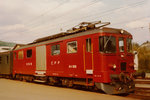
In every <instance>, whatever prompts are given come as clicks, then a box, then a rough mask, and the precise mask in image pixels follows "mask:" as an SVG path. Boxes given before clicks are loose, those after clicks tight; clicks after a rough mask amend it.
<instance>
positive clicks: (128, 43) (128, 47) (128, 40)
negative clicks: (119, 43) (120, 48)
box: [127, 38, 132, 53]
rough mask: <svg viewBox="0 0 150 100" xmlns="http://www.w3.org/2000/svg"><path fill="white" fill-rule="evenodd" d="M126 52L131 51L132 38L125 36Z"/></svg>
mask: <svg viewBox="0 0 150 100" xmlns="http://www.w3.org/2000/svg"><path fill="white" fill-rule="evenodd" d="M127 52H130V53H131V52H132V39H131V38H127Z"/></svg>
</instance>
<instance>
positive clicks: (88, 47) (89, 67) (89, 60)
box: [83, 38, 94, 75]
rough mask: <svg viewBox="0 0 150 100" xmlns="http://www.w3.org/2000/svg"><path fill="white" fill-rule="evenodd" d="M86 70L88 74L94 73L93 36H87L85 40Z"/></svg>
mask: <svg viewBox="0 0 150 100" xmlns="http://www.w3.org/2000/svg"><path fill="white" fill-rule="evenodd" d="M83 54H84V58H85V61H84V70H85V72H86V74H87V75H92V74H93V67H94V65H93V43H92V39H91V38H86V39H85V42H84V50H83Z"/></svg>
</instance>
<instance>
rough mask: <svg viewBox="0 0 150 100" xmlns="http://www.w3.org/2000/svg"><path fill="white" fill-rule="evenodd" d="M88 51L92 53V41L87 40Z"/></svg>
mask: <svg viewBox="0 0 150 100" xmlns="http://www.w3.org/2000/svg"><path fill="white" fill-rule="evenodd" d="M86 51H87V52H91V39H90V38H89V39H86Z"/></svg>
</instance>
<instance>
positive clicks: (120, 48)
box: [119, 37, 124, 52]
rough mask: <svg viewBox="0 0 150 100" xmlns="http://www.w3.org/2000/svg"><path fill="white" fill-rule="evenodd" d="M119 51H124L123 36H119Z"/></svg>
mask: <svg viewBox="0 0 150 100" xmlns="http://www.w3.org/2000/svg"><path fill="white" fill-rule="evenodd" d="M119 51H120V52H124V38H122V37H120V38H119Z"/></svg>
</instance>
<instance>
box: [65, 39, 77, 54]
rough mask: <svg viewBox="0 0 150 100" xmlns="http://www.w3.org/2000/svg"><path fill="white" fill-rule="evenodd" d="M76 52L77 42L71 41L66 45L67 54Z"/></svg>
mask: <svg viewBox="0 0 150 100" xmlns="http://www.w3.org/2000/svg"><path fill="white" fill-rule="evenodd" d="M76 52H77V41H72V42H68V43H67V53H76Z"/></svg>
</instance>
